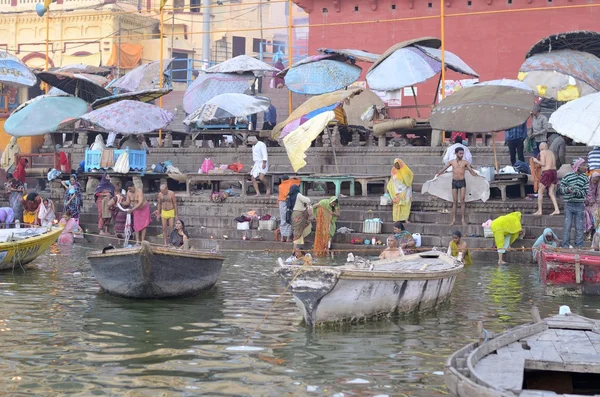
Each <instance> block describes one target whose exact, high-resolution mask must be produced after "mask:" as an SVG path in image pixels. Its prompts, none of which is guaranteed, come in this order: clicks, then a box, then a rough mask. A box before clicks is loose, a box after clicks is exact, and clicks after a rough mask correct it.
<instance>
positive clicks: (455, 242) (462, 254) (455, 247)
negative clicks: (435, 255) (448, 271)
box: [448, 230, 473, 266]
mask: <svg viewBox="0 0 600 397" xmlns="http://www.w3.org/2000/svg"><path fill="white" fill-rule="evenodd" d="M448 255H450V256H451V257H453V258H456V260H458V261H459V262H463V263H464V264H465V266H470V265H472V264H473V260H472V259H471V252H470V251H469V247H467V242H466V241H463V240H462V233H461V232H459V231H458V230H457V231H455V232H454V233H452V241H450V245H449V246H448Z"/></svg>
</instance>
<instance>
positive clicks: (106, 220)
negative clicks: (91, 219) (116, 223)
mask: <svg viewBox="0 0 600 397" xmlns="http://www.w3.org/2000/svg"><path fill="white" fill-rule="evenodd" d="M110 200H111V197H100V198H98V200H96V209H97V210H98V228H99V229H100V230H102V229H103V228H104V227H105V226H108V224H110V221H111V219H112V213H111V212H110V210H109V208H108V203H109V201H110Z"/></svg>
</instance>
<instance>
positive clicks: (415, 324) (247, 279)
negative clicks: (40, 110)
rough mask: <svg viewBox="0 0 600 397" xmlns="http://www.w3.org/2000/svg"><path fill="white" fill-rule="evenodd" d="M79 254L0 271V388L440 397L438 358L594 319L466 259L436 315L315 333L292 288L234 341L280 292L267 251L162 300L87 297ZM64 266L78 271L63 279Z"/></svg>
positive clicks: (589, 308) (591, 306)
mask: <svg viewBox="0 0 600 397" xmlns="http://www.w3.org/2000/svg"><path fill="white" fill-rule="evenodd" d="M85 254H86V250H85V249H83V248H81V247H73V248H72V249H71V250H68V249H67V250H63V252H60V251H59V250H58V249H56V248H55V249H54V250H53V252H52V253H48V254H46V255H44V256H43V257H41V258H39V259H38V260H37V261H36V262H35V263H34V264H33V265H32V266H31V267H30V268H29V269H28V270H27V272H26V273H23V272H21V271H17V272H15V273H11V272H8V273H7V272H4V273H0V299H1V301H0V384H1V389H2V392H3V393H5V394H9V395H82V396H83V395H86V396H88V395H127V396H172V395H173V396H174V395H198V394H202V393H203V394H205V395H211V396H240V395H249V396H304V395H308V396H332V395H337V396H342V393H343V395H344V396H376V395H389V396H402V395H408V396H442V395H446V394H447V391H446V389H445V387H444V385H443V377H442V376H440V374H441V372H439V371H443V364H444V361H445V359H446V357H447V356H448V355H449V354H450V353H451V352H452V351H454V350H456V349H458V348H459V347H461V346H462V345H464V344H466V343H467V342H469V341H470V340H472V339H474V338H475V323H476V321H478V320H483V321H484V322H485V326H486V328H488V329H490V330H493V331H501V330H503V329H505V328H507V327H510V326H512V325H516V324H519V323H522V322H525V321H529V320H530V317H529V311H530V308H531V305H532V304H536V305H538V306H539V307H540V311H541V313H542V315H548V314H551V313H555V312H557V310H558V306H559V305H560V304H568V305H570V306H571V309H572V310H573V311H574V312H579V313H581V314H583V315H586V316H588V317H593V318H600V312H599V309H600V301H599V300H597V299H593V298H583V299H581V298H566V299H565V298H553V297H547V296H544V294H543V290H542V287H541V285H540V282H539V281H538V275H537V272H536V269H535V268H534V267H531V266H527V267H519V266H510V267H503V268H497V267H496V266H493V265H489V266H473V267H471V268H470V269H468V270H467V271H466V272H465V273H463V274H462V275H461V276H460V277H459V279H458V280H457V284H456V288H455V290H454V293H453V295H452V299H451V302H449V303H448V304H446V305H445V306H443V307H442V308H441V309H439V310H437V311H436V312H431V313H428V314H423V315H412V316H408V317H404V318H397V319H394V320H390V321H380V322H374V323H367V324H359V325H355V326H351V327H344V328H343V329H342V328H341V329H330V330H319V331H317V332H312V331H310V330H307V329H305V328H303V327H302V326H300V325H299V321H300V316H299V314H298V312H297V310H296V307H295V305H294V303H293V302H292V300H291V296H289V295H287V296H285V297H284V299H283V300H282V301H281V303H280V304H279V305H278V306H277V307H276V308H275V309H274V311H273V313H272V314H271V315H270V316H269V317H268V319H267V321H266V322H265V323H264V325H263V326H262V327H261V328H260V331H259V332H258V333H257V334H256V335H255V336H254V338H253V339H252V341H253V345H254V346H257V347H262V348H264V350H262V351H258V352H236V351H228V350H226V349H227V347H232V346H240V345H242V344H243V342H244V340H245V339H246V337H247V336H248V335H249V332H250V331H251V330H252V329H253V328H254V327H255V326H256V325H257V324H258V323H259V321H260V320H261V319H262V317H263V316H264V314H265V313H266V311H267V310H268V309H269V308H270V307H271V306H272V305H273V302H274V301H275V299H277V296H278V294H279V293H280V292H281V291H282V287H281V286H280V283H279V280H278V279H277V278H276V277H275V276H274V275H273V273H272V268H273V266H274V265H273V263H274V257H273V256H268V255H263V254H260V253H243V254H240V255H231V256H229V257H228V259H227V261H226V264H225V266H224V271H223V274H222V276H221V279H220V280H219V282H218V284H217V286H216V288H214V289H213V290H212V291H209V292H207V293H205V294H203V295H202V296H199V297H196V298H192V299H184V300H170V301H146V302H140V301H127V300H123V299H117V298H111V297H107V296H105V295H98V286H97V284H96V282H95V280H94V278H93V274H92V273H91V270H90V268H89V265H88V264H87V262H86V261H85V259H82V258H84V257H85ZM74 273H75V274H74Z"/></svg>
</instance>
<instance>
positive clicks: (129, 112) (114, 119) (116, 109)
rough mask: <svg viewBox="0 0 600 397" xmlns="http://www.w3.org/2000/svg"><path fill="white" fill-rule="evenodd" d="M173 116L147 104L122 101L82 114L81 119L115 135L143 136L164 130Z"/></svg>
mask: <svg viewBox="0 0 600 397" xmlns="http://www.w3.org/2000/svg"><path fill="white" fill-rule="evenodd" d="M173 118H174V116H173V114H172V113H170V112H167V111H166V110H163V109H161V108H159V107H158V106H154V105H150V104H149V103H144V102H138V101H130V100H124V101H119V102H116V103H113V104H110V105H107V106H104V107H102V108H100V109H97V110H93V111H91V112H89V113H87V114H84V115H83V116H82V117H81V119H82V120H86V121H89V122H90V123H92V124H94V125H96V126H98V127H100V128H103V129H105V130H106V131H112V132H115V133H117V134H123V135H131V134H145V133H148V132H152V131H156V130H160V129H163V128H166V127H167V126H168V125H169V123H171V121H173Z"/></svg>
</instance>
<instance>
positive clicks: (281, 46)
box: [273, 40, 285, 54]
mask: <svg viewBox="0 0 600 397" xmlns="http://www.w3.org/2000/svg"><path fill="white" fill-rule="evenodd" d="M278 51H281V53H282V54H285V42H283V41H278V40H273V52H278Z"/></svg>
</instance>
